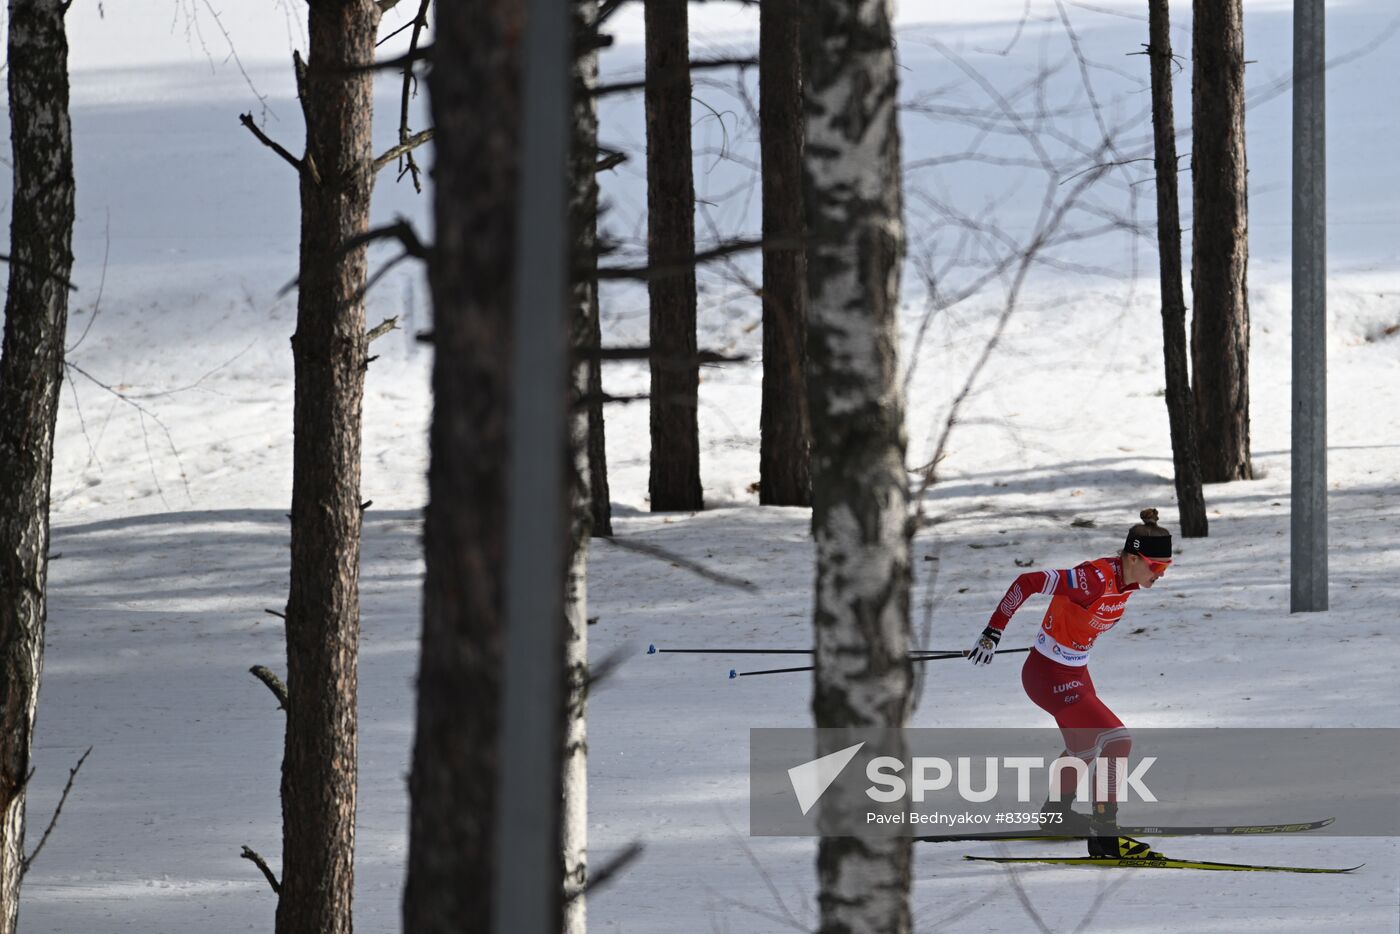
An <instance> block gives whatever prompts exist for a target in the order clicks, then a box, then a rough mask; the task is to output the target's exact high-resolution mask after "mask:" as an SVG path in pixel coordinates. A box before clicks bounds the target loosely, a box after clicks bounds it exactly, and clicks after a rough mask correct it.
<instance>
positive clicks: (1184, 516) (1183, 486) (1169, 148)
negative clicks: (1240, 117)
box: [1147, 0, 1210, 538]
mask: <svg viewBox="0 0 1400 934" xmlns="http://www.w3.org/2000/svg"><path fill="white" fill-rule="evenodd" d="M1147 7H1148V31H1149V38H1148V42H1149V45H1148V53H1149V58H1150V59H1151V63H1152V133H1153V139H1154V143H1155V148H1156V153H1155V156H1156V158H1155V160H1154V162H1155V165H1156V170H1157V253H1158V257H1159V265H1160V269H1161V278H1162V353H1163V356H1164V357H1165V359H1166V368H1167V419H1168V422H1169V423H1170V425H1171V435H1172V460H1173V462H1174V466H1175V468H1176V469H1175V478H1176V500H1177V510H1178V512H1179V513H1180V516H1181V534H1182V535H1183V536H1184V537H1186V538H1203V537H1205V536H1206V535H1208V534H1210V526H1209V524H1208V522H1207V520H1206V504H1205V498H1204V497H1203V496H1202V494H1201V460H1200V452H1199V450H1198V448H1197V446H1196V422H1195V413H1194V411H1192V401H1191V382H1190V375H1189V373H1188V372H1187V366H1186V297H1185V296H1184V295H1183V294H1182V290H1181V209H1180V207H1179V204H1178V198H1177V186H1176V173H1177V158H1176V119H1175V117H1174V116H1173V113H1172V45H1171V13H1170V10H1169V9H1168V0H1148V4H1147Z"/></svg>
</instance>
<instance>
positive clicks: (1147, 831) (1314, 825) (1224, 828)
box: [914, 817, 1336, 843]
mask: <svg viewBox="0 0 1400 934" xmlns="http://www.w3.org/2000/svg"><path fill="white" fill-rule="evenodd" d="M1335 819H1336V818H1333V817H1328V818H1325V819H1323V820H1315V821H1304V822H1302V823H1298V824H1225V825H1214V826H1212V825H1205V824H1202V825H1200V826H1187V825H1182V826H1171V825H1161V824H1123V825H1120V826H1119V828H1118V832H1119V833H1121V834H1123V835H1124V836H1128V837H1214V836H1250V835H1253V834H1274V833H1306V832H1307V831H1309V830H1320V829H1321V828H1323V827H1326V826H1328V825H1329V824H1331V823H1332V821H1334V820H1335ZM1047 826H1051V825H1047ZM1084 837H1085V835H1084V834H1056V833H1026V832H1025V831H1021V830H1002V831H995V830H994V831H991V832H989V833H971V834H935V835H933V836H926V837H915V838H914V839H915V840H916V841H917V842H919V843H962V842H967V841H976V840H1044V841H1048V842H1051V843H1055V842H1067V841H1071V840H1083V839H1084Z"/></svg>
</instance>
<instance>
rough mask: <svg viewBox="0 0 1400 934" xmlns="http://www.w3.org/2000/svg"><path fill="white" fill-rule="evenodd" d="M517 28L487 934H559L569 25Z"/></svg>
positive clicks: (545, 12)
mask: <svg viewBox="0 0 1400 934" xmlns="http://www.w3.org/2000/svg"><path fill="white" fill-rule="evenodd" d="M525 20H526V25H525V37H524V50H525V54H524V69H525V71H524V74H523V75H522V94H523V111H522V112H523V124H522V134H521V136H522V138H521V171H520V189H519V192H520V194H519V212H520V213H519V223H518V229H517V231H516V248H515V272H514V275H515V292H514V294H515V308H514V314H513V330H512V337H511V399H510V479H509V481H508V485H509V489H508V491H507V525H506V535H507V538H506V594H505V609H506V633H505V670H504V672H503V675H502V712H501V733H500V756H501V759H500V771H499V775H498V781H499V785H498V788H497V791H498V795H497V801H498V802H499V807H498V810H497V814H496V834H495V836H496V881H495V911H494V914H495V919H494V926H495V930H496V931H497V932H498V934H555V932H557V931H558V929H559V918H560V914H559V911H560V897H561V894H562V890H563V880H562V866H563V863H562V861H561V858H560V850H559V808H560V782H561V773H560V752H561V748H562V743H561V729H562V726H563V700H562V696H561V691H562V689H563V667H564V666H563V659H564V630H563V626H564V603H563V601H564V539H565V531H566V528H567V516H566V515H565V509H564V505H565V504H564V491H565V477H566V474H565V469H564V457H565V441H566V438H567V434H566V424H565V419H566V417H567V411H568V407H567V395H566V393H567V390H566V382H565V380H566V376H567V368H568V343H567V338H566V335H567V331H566V328H567V322H568V318H567V310H566V309H567V303H566V300H565V299H566V295H567V290H568V270H567V255H568V253H567V242H568V237H567V231H566V225H567V222H568V221H567V219H568V210H567V208H568V197H567V190H566V185H567V182H566V179H567V175H568V172H567V168H568V153H569V119H570V113H569V100H570V87H569V55H570V21H571V17H570V11H569V8H568V6H567V4H566V2H565V0H529V15H528V16H526V18H525ZM462 923H463V924H464V925H468V926H469V925H470V919H467V918H463V919H462Z"/></svg>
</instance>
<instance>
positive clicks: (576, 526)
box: [559, 0, 606, 934]
mask: <svg viewBox="0 0 1400 934" xmlns="http://www.w3.org/2000/svg"><path fill="white" fill-rule="evenodd" d="M573 11H574V45H575V49H576V51H575V53H574V66H573V82H574V88H573V93H574V116H573V125H574V140H573V151H572V152H571V154H570V162H569V165H570V174H571V175H572V178H571V179H570V182H571V189H572V196H571V198H570V202H569V225H570V227H571V229H572V236H571V237H570V243H571V244H572V245H573V253H572V255H571V257H570V260H571V261H570V263H569V268H570V270H571V271H572V275H573V281H572V283H571V295H570V300H571V303H572V306H573V307H572V322H571V329H572V335H571V338H572V339H571V344H572V346H573V361H572V379H571V382H570V400H571V403H572V404H571V406H570V410H569V413H570V414H569V456H570V463H571V470H570V475H569V479H570V483H569V518H570V521H569V558H568V573H567V577H566V580H565V584H564V615H565V622H566V627H567V634H566V636H565V643H564V670H565V685H564V698H565V705H566V706H565V714H564V730H563V736H564V751H563V756H564V759H563V775H562V780H563V789H564V799H563V806H562V808H561V810H560V815H559V822H560V847H561V853H562V858H563V862H564V893H563V899H564V906H563V924H562V926H561V930H562V931H563V932H564V934H585V932H586V931H587V930H588V915H587V910H586V902H585V899H584V886H585V885H586V884H587V882H588V729H587V716H586V715H587V701H588V539H589V535H590V534H591V532H592V527H593V520H594V516H595V515H596V514H597V507H596V506H595V505H594V504H593V503H592V497H591V496H590V495H589V481H590V479H591V477H592V476H593V472H592V471H591V470H590V464H589V457H590V455H591V451H590V446H591V441H592V433H591V424H590V422H591V419H592V414H593V413H592V411H591V406H584V405H583V404H582V401H583V400H584V399H586V398H587V397H588V395H589V391H590V385H591V383H592V382H593V375H594V373H595V372H596V370H597V368H598V366H599V361H598V359H597V357H596V355H590V354H589V351H590V350H596V349H597V348H598V346H599V344H598V343H597V342H596V338H595V335H596V331H597V323H598V280H597V278H596V275H595V274H594V273H593V270H594V269H596V267H597V262H598V171H597V165H598V102H597V98H596V97H594V95H593V89H594V88H595V87H596V86H597V84H598V51H597V46H596V44H595V42H594V34H595V30H596V24H597V20H598V3H597V0H574V3H573ZM598 404H599V407H600V410H601V401H600V402H599V403H598ZM599 415H600V416H601V411H600V412H599ZM599 441H600V442H601V435H600V436H599ZM605 476H606V474H605Z"/></svg>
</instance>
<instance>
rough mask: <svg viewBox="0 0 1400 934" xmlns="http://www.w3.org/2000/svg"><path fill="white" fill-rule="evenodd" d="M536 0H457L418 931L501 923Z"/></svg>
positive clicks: (442, 170)
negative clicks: (524, 139) (524, 201)
mask: <svg viewBox="0 0 1400 934" xmlns="http://www.w3.org/2000/svg"><path fill="white" fill-rule="evenodd" d="M524 15H525V10H524V4H521V3H518V2H514V0H468V2H462V3H448V4H442V5H441V6H439V7H438V19H437V23H436V28H435V37H434V43H433V51H432V70H431V71H430V73H429V77H428V89H429V96H430V101H431V106H432V111H433V120H434V126H435V127H436V136H435V137H434V142H435V157H434V158H435V166H434V169H433V178H434V182H435V184H434V191H433V205H434V217H435V227H436V240H437V242H436V246H435V248H434V250H433V252H432V256H431V258H430V260H429V264H428V275H429V280H430V284H431V290H432V296H433V315H434V319H433V341H434V346H435V358H434V362H433V420H432V427H431V429H430V445H431V454H430V463H429V467H428V491H429V503H428V508H427V514H426V518H425V522H424V543H423V544H424V556H425V561H426V577H425V580H424V584H423V638H422V658H421V661H420V664H419V673H418V708H417V735H416V737H415V739H414V749H413V772H412V777H411V778H410V781H409V792H410V796H411V803H410V818H409V854H408V880H407V884H406V887H405V891H404V931H405V932H406V934H422V932H443V934H447V932H452V934H460V932H463V931H482V932H486V931H490V930H491V927H492V921H493V915H494V906H493V894H492V889H493V886H494V884H495V879H494V875H495V873H494V870H493V862H494V858H495V831H494V827H493V821H494V820H495V814H496V779H497V745H498V733H499V730H498V727H497V718H498V717H499V704H500V700H499V694H500V687H501V685H500V677H499V676H500V670H501V665H502V664H503V659H502V651H503V636H504V634H503V632H502V620H503V613H504V605H503V596H504V575H505V527H506V470H507V453H508V440H509V439H508V436H507V433H506V432H507V418H506V413H507V409H506V405H507V398H508V390H509V378H510V371H509V370H510V367H509V361H510V356H511V354H510V346H511V345H510V315H511V302H512V297H513V286H512V281H513V269H514V263H515V256H514V252H515V237H516V210H517V204H516V202H517V185H518V178H519V146H520V112H521V103H522V101H521V94H520V81H521V75H520V70H521V55H522V54H523V53H522V49H521V47H520V44H519V42H518V39H519V37H520V36H521V34H522V30H523V29H524Z"/></svg>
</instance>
